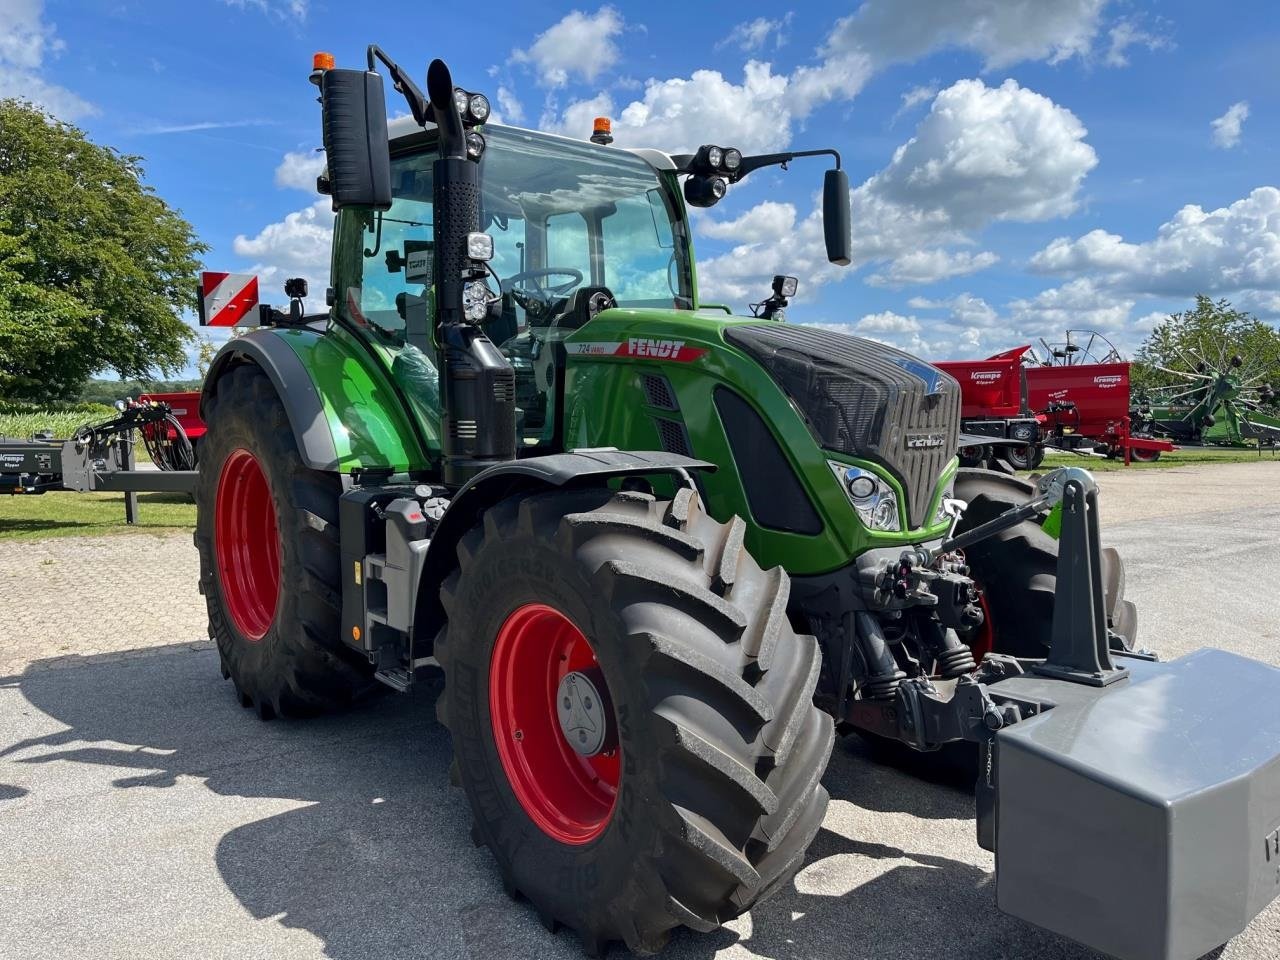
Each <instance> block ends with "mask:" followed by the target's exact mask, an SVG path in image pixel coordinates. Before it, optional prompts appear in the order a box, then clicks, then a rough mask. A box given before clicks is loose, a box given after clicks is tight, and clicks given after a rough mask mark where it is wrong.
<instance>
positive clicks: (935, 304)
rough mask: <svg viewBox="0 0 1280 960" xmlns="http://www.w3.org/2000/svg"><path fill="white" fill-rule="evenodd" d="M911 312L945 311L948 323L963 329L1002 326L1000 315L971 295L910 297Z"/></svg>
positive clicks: (987, 304) (980, 299) (908, 303)
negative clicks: (938, 298) (939, 297)
mask: <svg viewBox="0 0 1280 960" xmlns="http://www.w3.org/2000/svg"><path fill="white" fill-rule="evenodd" d="M907 306H908V307H910V308H911V309H912V310H946V311H947V316H948V321H949V322H950V323H952V324H958V325H962V326H965V327H970V328H974V327H986V328H992V327H996V326H999V325H1001V324H1002V321H1001V318H1000V315H999V314H998V313H997V312H996V310H995V308H994V307H992V306H991V304H989V303H987V301H986V300H983V299H982V298H981V297H975V296H974V295H973V294H971V293H958V294H956V295H955V296H954V297H947V298H945V299H941V300H931V299H929V298H928V297H912V298H911V299H910V300H908V301H907Z"/></svg>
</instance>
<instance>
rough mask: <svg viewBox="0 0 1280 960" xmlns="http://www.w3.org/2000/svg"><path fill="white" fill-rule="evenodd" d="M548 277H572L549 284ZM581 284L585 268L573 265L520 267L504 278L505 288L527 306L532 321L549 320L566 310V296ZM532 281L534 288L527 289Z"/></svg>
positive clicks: (518, 301) (531, 284)
mask: <svg viewBox="0 0 1280 960" xmlns="http://www.w3.org/2000/svg"><path fill="white" fill-rule="evenodd" d="M548 277H569V278H570V279H569V280H565V281H563V282H561V283H546V282H544V281H545V280H546V279H547V278H548ZM581 283H582V271H581V270H575V269H573V268H572V267H539V268H538V269H535V270H521V271H520V272H519V273H516V274H513V275H512V276H510V277H507V279H506V280H504V281H502V288H503V290H504V291H505V292H507V293H510V294H511V297H512V299H513V300H515V302H516V303H518V304H520V306H521V307H523V308H524V312H525V313H527V314H528V315H529V318H530V319H531V320H546V319H549V318H550V317H552V316H554V315H555V314H556V313H558V312H559V311H560V310H563V309H564V303H563V301H564V298H565V295H566V294H567V293H569V292H570V291H571V290H572V289H573V288H574V287H576V286H578V285H579V284H581ZM525 284H529V287H530V288H531V289H526V288H525V287H524V285H525Z"/></svg>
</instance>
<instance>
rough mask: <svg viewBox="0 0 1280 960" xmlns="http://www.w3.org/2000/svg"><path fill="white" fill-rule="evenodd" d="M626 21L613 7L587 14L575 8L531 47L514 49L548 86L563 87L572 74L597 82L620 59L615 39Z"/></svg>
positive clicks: (515, 55)
mask: <svg viewBox="0 0 1280 960" xmlns="http://www.w3.org/2000/svg"><path fill="white" fill-rule="evenodd" d="M624 26H625V23H624V21H623V19H622V15H621V14H620V13H618V11H617V10H615V9H614V8H613V7H601V8H600V9H599V10H597V11H596V12H595V13H592V14H587V13H583V12H582V11H581V10H574V11H572V12H571V13H569V14H567V15H566V16H565V17H564V18H562V19H561V20H560V21H559V22H557V23H555V24H554V25H552V26H551V27H549V28H548V29H547V30H545V31H543V32H542V33H540V34H538V36H537V37H535V38H534V41H533V44H532V45H531V46H530V47H529V49H528V50H513V51H511V58H512V59H513V60H515V61H516V62H517V63H529V64H532V65H533V67H534V69H536V70H537V72H538V78H539V79H540V80H541V82H542V83H543V84H545V85H546V86H548V87H563V86H564V85H565V84H567V83H568V82H569V78H570V77H571V76H574V75H576V76H578V77H580V78H581V79H583V80H585V81H587V82H588V83H591V82H594V81H595V79H596V77H598V76H599V75H600V74H601V73H602V72H603V71H604V70H605V69H606V68H608V67H611V66H613V65H614V64H615V63H616V62H617V61H618V47H617V45H616V44H615V43H614V42H613V38H614V37H616V36H617V35H618V34H620V33H621V32H622V29H623V27H624Z"/></svg>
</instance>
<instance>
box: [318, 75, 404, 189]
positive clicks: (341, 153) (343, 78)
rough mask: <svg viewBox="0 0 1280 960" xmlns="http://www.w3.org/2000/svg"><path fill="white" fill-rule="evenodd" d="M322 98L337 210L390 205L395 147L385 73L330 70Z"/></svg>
mask: <svg viewBox="0 0 1280 960" xmlns="http://www.w3.org/2000/svg"><path fill="white" fill-rule="evenodd" d="M320 103H321V106H322V108H323V110H324V115H323V121H322V122H323V126H324V151H325V155H326V156H327V158H328V166H329V194H330V196H331V197H332V198H333V209H334V210H341V209H342V208H343V207H354V206H360V207H372V208H373V209H375V210H386V209H388V208H389V207H390V206H391V150H390V147H389V145H388V143H387V103H386V98H385V96H384V94H383V91H382V77H381V76H379V75H378V74H376V73H373V72H372V71H365V70H338V69H332V70H326V71H324V73H323V74H322V75H321V78H320Z"/></svg>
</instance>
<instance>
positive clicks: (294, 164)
mask: <svg viewBox="0 0 1280 960" xmlns="http://www.w3.org/2000/svg"><path fill="white" fill-rule="evenodd" d="M324 162H325V160H324V154H323V153H321V152H319V151H317V150H304V151H300V152H297V153H294V152H289V153H286V154H285V155H284V159H282V160H281V161H280V165H279V166H278V167H276V186H277V187H288V188H291V189H294V190H305V191H306V192H307V193H315V192H316V178H317V177H318V176H320V174H322V173H324Z"/></svg>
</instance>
